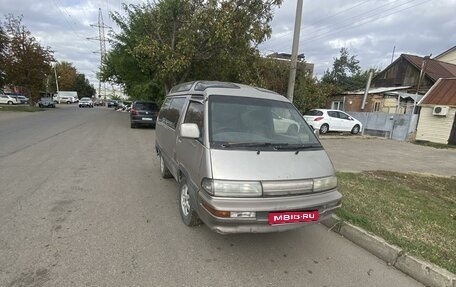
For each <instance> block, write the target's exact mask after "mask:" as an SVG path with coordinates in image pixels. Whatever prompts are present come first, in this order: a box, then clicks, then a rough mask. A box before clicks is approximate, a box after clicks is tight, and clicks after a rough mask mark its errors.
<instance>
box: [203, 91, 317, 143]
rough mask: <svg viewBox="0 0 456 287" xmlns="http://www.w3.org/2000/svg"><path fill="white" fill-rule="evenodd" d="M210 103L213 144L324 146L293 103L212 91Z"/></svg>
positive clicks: (210, 130) (210, 126)
mask: <svg viewBox="0 0 456 287" xmlns="http://www.w3.org/2000/svg"><path fill="white" fill-rule="evenodd" d="M209 106H210V108H209V141H210V145H211V147H212V148H230V149H255V150H259V149H263V150H288V149H303V148H320V147H321V145H320V142H319V141H318V139H317V138H316V137H315V135H314V133H313V132H312V130H311V129H310V128H309V126H308V125H307V124H306V123H305V121H304V119H303V117H302V116H301V115H300V114H299V112H298V111H297V110H296V108H295V107H294V106H293V105H292V104H291V103H288V102H282V101H276V100H269V99H259V98H250V97H239V96H222V95H211V96H210V97H209Z"/></svg>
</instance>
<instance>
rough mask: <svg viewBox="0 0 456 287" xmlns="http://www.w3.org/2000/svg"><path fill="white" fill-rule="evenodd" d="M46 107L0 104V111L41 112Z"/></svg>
mask: <svg viewBox="0 0 456 287" xmlns="http://www.w3.org/2000/svg"><path fill="white" fill-rule="evenodd" d="M44 110H46V109H44V108H40V107H32V106H12V105H11V106H0V112H2V111H3V112H41V111H44Z"/></svg>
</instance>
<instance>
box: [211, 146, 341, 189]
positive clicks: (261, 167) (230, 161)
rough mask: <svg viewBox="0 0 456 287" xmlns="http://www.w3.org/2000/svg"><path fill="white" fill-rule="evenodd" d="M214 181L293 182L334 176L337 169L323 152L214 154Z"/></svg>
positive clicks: (237, 151)
mask: <svg viewBox="0 0 456 287" xmlns="http://www.w3.org/2000/svg"><path fill="white" fill-rule="evenodd" d="M211 159H212V171H213V178H214V179H226V180H260V181H261V180H293V179H307V178H310V179H311V178H319V177H325V176H331V175H334V168H333V166H332V163H331V161H330V159H329V157H328V155H327V154H326V152H325V151H324V150H323V149H321V150H307V151H306V150H304V151H299V153H298V154H296V152H295V151H261V152H260V153H259V154H258V153H257V151H254V150H248V151H246V150H220V149H212V150H211Z"/></svg>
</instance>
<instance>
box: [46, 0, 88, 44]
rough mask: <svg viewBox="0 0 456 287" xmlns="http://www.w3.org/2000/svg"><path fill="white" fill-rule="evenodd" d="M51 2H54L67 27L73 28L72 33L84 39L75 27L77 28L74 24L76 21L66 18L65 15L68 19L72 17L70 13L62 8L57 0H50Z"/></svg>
mask: <svg viewBox="0 0 456 287" xmlns="http://www.w3.org/2000/svg"><path fill="white" fill-rule="evenodd" d="M52 2H53V3H54V5H55V7H57V10H58V11H59V12H60V14H61V15H62V16H63V17H62V18H63V19H64V20H65V22H66V23H67V24H68V26H67V27H68V28H69V29H71V30H73V31H74V33H75V34H76V36H77V37H79V38H80V39H83V40H85V37H84V36H83V35H82V34H80V33H79V32H78V31H77V30H76V29H75V27H76V28H77V26H76V23H75V22H74V21H73V24H72V23H70V21H69V20H68V19H67V16H68V18H70V20H71V19H72V18H73V17H72V16H71V15H70V13H69V12H68V11H67V10H66V9H65V8H64V7H61V5H59V4H58V3H57V0H52Z"/></svg>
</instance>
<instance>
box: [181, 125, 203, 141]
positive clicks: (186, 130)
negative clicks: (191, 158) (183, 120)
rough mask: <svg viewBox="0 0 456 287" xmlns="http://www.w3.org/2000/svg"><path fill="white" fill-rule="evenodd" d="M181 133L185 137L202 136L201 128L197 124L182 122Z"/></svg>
mask: <svg viewBox="0 0 456 287" xmlns="http://www.w3.org/2000/svg"><path fill="white" fill-rule="evenodd" d="M179 135H180V137H183V138H189V139H197V138H199V136H200V130H199V128H198V125H197V124H193V123H187V124H181V126H180V133H179Z"/></svg>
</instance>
